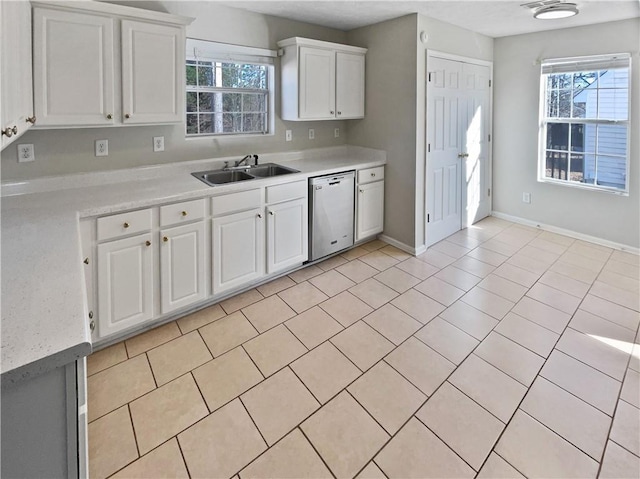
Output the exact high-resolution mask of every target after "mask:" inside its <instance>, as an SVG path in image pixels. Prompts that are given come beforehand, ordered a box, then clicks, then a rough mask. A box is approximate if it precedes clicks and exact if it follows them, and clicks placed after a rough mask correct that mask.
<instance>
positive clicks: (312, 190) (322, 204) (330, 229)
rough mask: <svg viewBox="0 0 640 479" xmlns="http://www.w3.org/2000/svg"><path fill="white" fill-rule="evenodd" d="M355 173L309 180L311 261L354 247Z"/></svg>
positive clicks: (349, 172)
mask: <svg viewBox="0 0 640 479" xmlns="http://www.w3.org/2000/svg"><path fill="white" fill-rule="evenodd" d="M354 187H355V172H354V171H347V172H344V173H337V174H335V175H327V176H317V177H315V178H309V201H310V205H309V211H310V215H309V250H310V258H309V260H310V261H314V260H316V259H318V258H322V257H323V256H327V255H329V254H331V253H335V252H336V251H340V250H343V249H345V248H348V247H349V246H352V245H353V211H354Z"/></svg>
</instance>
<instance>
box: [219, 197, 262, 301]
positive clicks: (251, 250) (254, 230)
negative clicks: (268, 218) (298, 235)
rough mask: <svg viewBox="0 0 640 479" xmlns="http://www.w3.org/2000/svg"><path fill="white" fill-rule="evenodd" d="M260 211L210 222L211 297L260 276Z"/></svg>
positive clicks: (254, 210) (245, 212)
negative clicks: (211, 250) (211, 255)
mask: <svg viewBox="0 0 640 479" xmlns="http://www.w3.org/2000/svg"><path fill="white" fill-rule="evenodd" d="M261 211H262V210H261V209H253V210H250V211H243V212H242V213H236V214H234V215H229V216H223V217H220V218H214V219H213V225H212V238H211V243H212V248H213V258H212V260H213V265H212V267H213V294H214V295H215V294H220V293H223V292H225V291H229V290H232V289H237V288H239V287H241V286H243V285H245V284H247V283H249V282H251V281H253V280H256V279H258V278H260V277H261V276H263V275H264V219H263V217H262V216H263V215H262V212H261Z"/></svg>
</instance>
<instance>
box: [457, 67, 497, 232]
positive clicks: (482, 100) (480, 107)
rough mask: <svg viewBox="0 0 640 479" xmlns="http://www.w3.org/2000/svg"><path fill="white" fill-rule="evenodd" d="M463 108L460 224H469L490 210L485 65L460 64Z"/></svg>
mask: <svg viewBox="0 0 640 479" xmlns="http://www.w3.org/2000/svg"><path fill="white" fill-rule="evenodd" d="M462 76H463V78H464V89H465V97H466V98H465V112H464V115H463V121H464V127H463V128H462V135H463V143H462V145H463V149H464V152H463V153H464V155H468V156H465V157H464V163H463V165H462V167H463V172H464V179H465V185H464V187H463V196H464V197H465V201H464V204H465V211H464V218H463V226H470V225H472V224H474V223H475V222H477V221H480V220H481V219H482V218H485V217H486V216H489V214H490V213H491V201H490V196H491V191H490V189H491V168H490V163H489V125H490V123H489V120H490V117H489V106H490V99H491V92H490V87H489V80H490V76H491V71H490V69H489V67H488V66H485V65H473V64H471V63H463V64H462Z"/></svg>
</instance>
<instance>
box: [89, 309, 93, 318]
mask: <svg viewBox="0 0 640 479" xmlns="http://www.w3.org/2000/svg"><path fill="white" fill-rule="evenodd" d="M89 319H93V311H89Z"/></svg>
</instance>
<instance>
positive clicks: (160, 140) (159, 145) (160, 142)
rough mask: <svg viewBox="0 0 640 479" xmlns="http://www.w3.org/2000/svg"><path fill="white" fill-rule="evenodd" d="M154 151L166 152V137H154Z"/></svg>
mask: <svg viewBox="0 0 640 479" xmlns="http://www.w3.org/2000/svg"><path fill="white" fill-rule="evenodd" d="M153 151H154V152H158V151H164V136H154V137H153Z"/></svg>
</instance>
